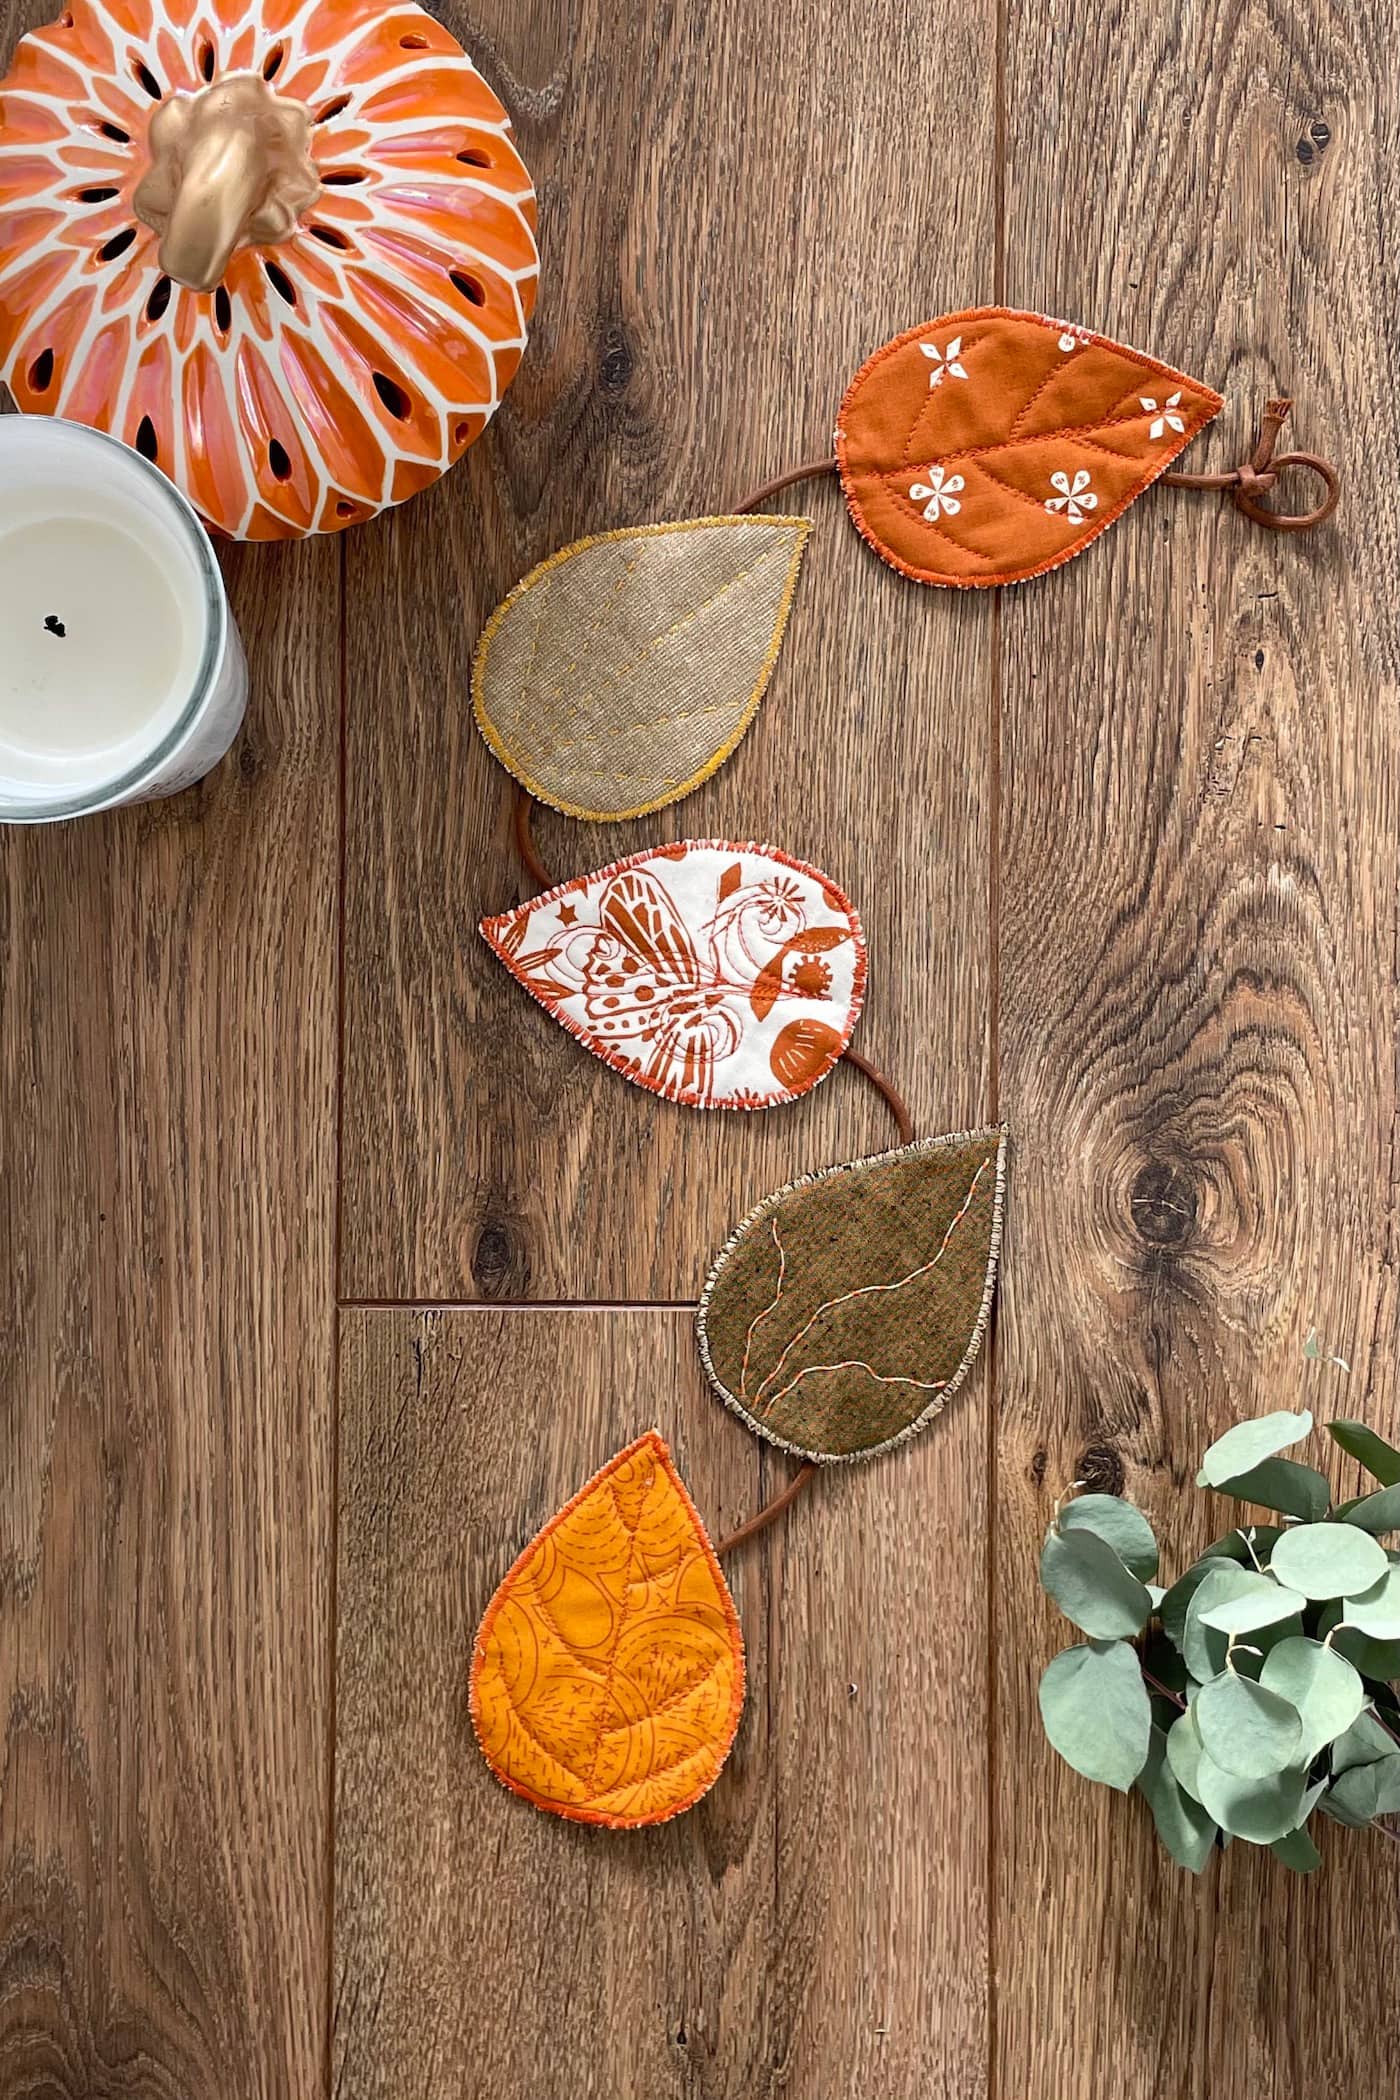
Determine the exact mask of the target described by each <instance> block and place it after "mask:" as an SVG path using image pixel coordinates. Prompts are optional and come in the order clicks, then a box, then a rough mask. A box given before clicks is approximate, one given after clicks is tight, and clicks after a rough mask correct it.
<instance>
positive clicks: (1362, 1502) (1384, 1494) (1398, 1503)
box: [1336, 1486, 1400, 1539]
mask: <svg viewBox="0 0 1400 2100" xmlns="http://www.w3.org/2000/svg"><path fill="white" fill-rule="evenodd" d="M1336 1515H1337V1517H1338V1519H1339V1520H1340V1521H1341V1522H1342V1523H1344V1524H1355V1525H1356V1526H1357V1528H1358V1530H1361V1531H1369V1532H1370V1534H1371V1536H1372V1538H1373V1539H1374V1538H1379V1537H1380V1536H1381V1535H1382V1533H1384V1532H1389V1531H1400V1486H1395V1487H1387V1488H1379V1489H1378V1490H1377V1491H1376V1493H1375V1494H1374V1495H1358V1496H1357V1497H1356V1500H1355V1501H1354V1502H1344V1503H1342V1505H1341V1507H1340V1508H1339V1509H1338V1510H1337V1512H1336Z"/></svg>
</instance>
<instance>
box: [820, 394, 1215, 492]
mask: <svg viewBox="0 0 1400 2100" xmlns="http://www.w3.org/2000/svg"><path fill="white" fill-rule="evenodd" d="M1146 414H1147V410H1146V409H1143V410H1141V411H1140V412H1139V414H1138V415H1136V416H1100V417H1099V418H1098V420H1097V421H1096V422H1093V423H1061V424H1060V425H1059V426H1058V427H1057V428H1056V429H1054V430H1038V431H1036V433H1035V435H1034V437H1011V438H998V439H997V441H996V443H995V444H993V445H960V446H957V447H956V448H955V449H954V450H953V451H951V452H940V453H935V454H934V455H933V456H932V457H931V458H930V460H929V462H928V463H929V465H930V466H931V467H937V466H946V465H947V464H948V462H949V461H950V460H955V459H981V458H983V457H984V456H985V455H986V454H987V453H989V452H1019V451H1020V450H1022V449H1023V447H1025V446H1026V445H1046V444H1049V442H1050V440H1051V439H1052V438H1079V439H1080V440H1081V441H1082V442H1083V443H1084V444H1086V445H1092V444H1093V443H1094V439H1093V438H1092V437H1090V435H1089V432H1090V431H1092V430H1125V429H1126V428H1127V426H1128V425H1129V424H1130V423H1137V422H1140V421H1141V420H1142V418H1143V416H1145V415H1146ZM1203 428H1204V425H1199V426H1198V428H1197V430H1194V431H1192V433H1191V436H1192V437H1195V436H1197V435H1199V431H1200V429H1203ZM1105 449H1106V450H1111V449H1112V448H1111V447H1106V448H1105ZM1126 456H1127V455H1126V454H1124V453H1121V452H1119V453H1115V455H1114V457H1115V458H1117V459H1123V458H1125V457H1126ZM916 464H917V462H916V461H914V460H909V461H908V462H907V463H906V464H905V465H904V466H900V467H857V468H855V470H854V472H855V473H856V474H857V475H858V476H859V477H860V478H861V479H862V480H865V481H870V480H874V481H888V480H890V478H891V477H892V476H893V475H896V474H900V475H902V474H907V473H908V471H909V468H910V467H912V466H914V465H916Z"/></svg>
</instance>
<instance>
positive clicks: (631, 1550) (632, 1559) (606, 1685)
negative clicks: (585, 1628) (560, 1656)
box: [570, 1453, 660, 1801]
mask: <svg viewBox="0 0 1400 2100" xmlns="http://www.w3.org/2000/svg"><path fill="white" fill-rule="evenodd" d="M648 1456H649V1457H650V1458H651V1479H650V1480H649V1481H648V1483H647V1486H646V1489H645V1490H644V1492H643V1494H642V1495H641V1497H640V1499H639V1501H638V1504H637V1521H636V1523H635V1524H630V1525H629V1523H628V1522H627V1519H626V1517H624V1516H623V1514H622V1505H621V1503H620V1502H619V1501H618V1499H617V1485H616V1482H615V1480H611V1479H610V1480H609V1481H608V1484H607V1485H608V1494H609V1495H610V1497H611V1498H612V1506H613V1509H614V1510H615V1511H616V1513H617V1520H618V1522H619V1524H621V1526H622V1529H623V1531H624V1532H625V1533H626V1535H627V1564H626V1567H625V1568H624V1570H623V1575H622V1585H623V1596H622V1598H621V1599H620V1600H619V1602H620V1604H621V1607H622V1609H623V1611H625V1610H626V1608H627V1607H626V1592H627V1587H628V1583H629V1580H630V1577H631V1573H632V1569H633V1567H634V1566H635V1565H636V1564H637V1563H638V1562H639V1561H640V1558H641V1556H640V1553H639V1551H638V1547H637V1533H638V1532H639V1531H640V1530H641V1528H642V1511H643V1507H644V1505H645V1502H646V1498H647V1495H649V1494H650V1493H651V1490H652V1488H653V1487H654V1486H655V1485H656V1476H657V1472H658V1471H659V1470H660V1468H659V1465H658V1461H657V1459H656V1457H655V1455H654V1454H653V1453H649V1454H648ZM647 1581H648V1583H650V1581H651V1577H650V1576H648V1577H647ZM619 1645H620V1643H619V1641H618V1640H614V1642H613V1647H612V1653H611V1655H610V1656H609V1657H608V1672H607V1676H606V1677H605V1678H604V1680H603V1701H602V1711H603V1712H604V1713H606V1711H607V1702H608V1701H609V1699H611V1697H612V1687H613V1682H614V1680H615V1678H616V1677H617V1651H618V1647H619ZM570 1652H571V1653H572V1650H571V1651H570ZM606 1725H607V1724H606V1723H605V1722H604V1721H602V1720H601V1719H600V1721H599V1723H598V1730H597V1733H596V1735H595V1736H594V1738H593V1746H592V1748H591V1750H590V1751H589V1754H588V1778H587V1780H586V1781H585V1782H584V1784H585V1785H586V1786H587V1787H588V1788H589V1789H590V1797H589V1798H590V1801H596V1800H597V1798H598V1759H599V1757H600V1756H601V1755H602V1750H603V1735H604V1731H605V1728H606Z"/></svg>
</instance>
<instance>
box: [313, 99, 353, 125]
mask: <svg viewBox="0 0 1400 2100" xmlns="http://www.w3.org/2000/svg"><path fill="white" fill-rule="evenodd" d="M349 107H350V97H349V96H348V95H337V96H336V98H335V100H334V102H327V103H326V104H325V105H324V106H323V107H322V108H321V109H318V110H317V112H316V115H315V118H314V120H313V121H314V122H315V123H317V124H329V122H330V120H331V118H332V117H338V116H339V115H340V113H341V111H342V110H343V109H349Z"/></svg>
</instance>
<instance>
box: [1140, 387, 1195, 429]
mask: <svg viewBox="0 0 1400 2100" xmlns="http://www.w3.org/2000/svg"><path fill="white" fill-rule="evenodd" d="M1138 400H1139V401H1140V402H1141V403H1142V405H1143V407H1144V408H1145V409H1147V410H1148V412H1149V413H1150V414H1151V415H1152V416H1153V417H1154V419H1155V420H1154V421H1153V423H1152V425H1151V427H1150V428H1149V430H1148V433H1147V435H1148V436H1149V437H1154V438H1159V437H1163V436H1165V434H1166V432H1167V431H1169V430H1175V431H1176V432H1177V433H1178V434H1180V433H1181V432H1183V431H1184V430H1185V428H1186V424H1185V422H1184V420H1183V419H1182V417H1180V416H1179V415H1178V414H1177V413H1176V411H1177V410H1178V409H1179V408H1180V406H1181V394H1180V391H1179V390H1178V392H1176V393H1175V394H1168V396H1167V398H1166V400H1165V401H1164V402H1163V403H1162V406H1161V409H1160V410H1159V409H1158V407H1157V403H1156V401H1155V400H1154V398H1153V396H1152V395H1151V394H1139V395H1138Z"/></svg>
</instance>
